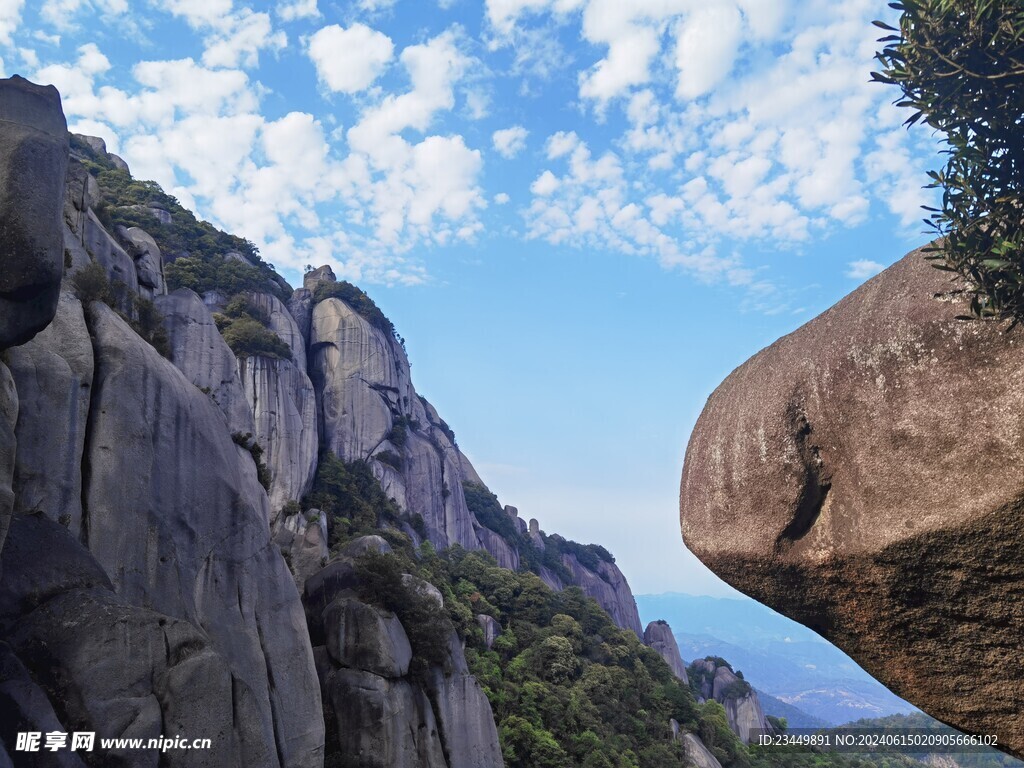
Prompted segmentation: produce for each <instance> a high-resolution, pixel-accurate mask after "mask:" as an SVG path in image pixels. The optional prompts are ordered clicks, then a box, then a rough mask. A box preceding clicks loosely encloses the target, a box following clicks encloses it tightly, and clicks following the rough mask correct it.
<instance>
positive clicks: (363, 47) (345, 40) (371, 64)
mask: <svg viewBox="0 0 1024 768" xmlns="http://www.w3.org/2000/svg"><path fill="white" fill-rule="evenodd" d="M307 51H308V53H309V57H310V58H311V59H312V60H313V63H314V64H315V65H316V72H317V76H318V77H319V78H320V82H321V83H323V84H324V85H325V86H326V87H327V88H329V89H330V90H331V91H334V92H335V93H350V94H351V93H358V92H359V91H363V90H366V89H367V88H369V87H370V86H371V85H372V84H373V82H374V81H375V80H376V79H377V78H378V77H379V76H380V74H381V73H382V72H383V71H384V68H385V67H386V66H387V65H388V63H389V62H390V61H391V59H392V57H393V56H394V52H395V46H394V43H392V42H391V38H389V37H388V36H387V35H385V34H384V33H383V32H378V31H377V30H375V29H370V27H367V26H366V25H365V24H353V25H352V26H350V27H348V28H346V27H342V26H339V25H338V24H331V25H330V26H327V27H323V28H322V29H320V30H317V32H316V33H315V34H313V35H312V37H310V39H309V46H308V49H307Z"/></svg>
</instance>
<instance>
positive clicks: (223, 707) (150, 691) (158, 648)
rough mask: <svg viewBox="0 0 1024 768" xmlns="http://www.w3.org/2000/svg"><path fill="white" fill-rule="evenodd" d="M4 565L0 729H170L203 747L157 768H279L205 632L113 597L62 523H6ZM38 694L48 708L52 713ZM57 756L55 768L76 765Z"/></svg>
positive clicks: (131, 755) (123, 757) (249, 699)
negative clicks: (205, 746) (203, 741)
mask: <svg viewBox="0 0 1024 768" xmlns="http://www.w3.org/2000/svg"><path fill="white" fill-rule="evenodd" d="M40 552H46V555H47V556H46V558H45V559H44V560H42V561H41V560H40V558H39V553H40ZM4 557H5V566H6V568H5V570H4V575H3V579H2V580H0V627H3V628H4V629H5V630H6V642H5V643H0V714H2V715H3V717H0V723H3V725H0V732H2V731H4V730H5V729H6V727H7V726H8V724H10V725H11V726H15V725H16V724H19V723H20V724H22V727H23V728H27V729H28V730H41V732H44V733H45V732H47V731H53V730H56V731H60V732H65V733H66V732H69V731H71V730H92V731H95V732H96V733H97V739H101V738H112V737H124V738H144V739H150V738H158V737H159V736H161V735H168V734H172V733H175V734H181V735H183V736H185V735H187V737H188V738H209V739H210V740H211V745H212V748H211V749H210V750H208V751H205V750H204V752H203V756H202V760H201V761H200V762H198V763H197V762H196V761H195V758H192V759H190V756H189V753H187V752H181V751H175V752H169V753H165V754H164V755H163V756H162V757H161V765H163V764H165V762H164V761H166V764H167V765H169V766H195V765H204V766H239V768H240V767H241V766H243V765H258V766H276V765H279V764H280V763H279V762H278V760H277V756H276V755H275V754H274V753H273V747H272V742H268V741H266V739H265V738H264V734H263V733H262V723H261V712H260V710H259V706H258V705H257V700H258V697H257V696H256V695H254V693H253V692H252V690H251V689H249V688H248V687H247V685H246V684H245V682H244V681H243V680H241V679H239V678H238V677H237V676H235V675H233V674H232V671H231V669H230V667H229V664H228V661H227V660H226V659H225V658H224V657H223V656H221V655H220V654H219V653H218V652H217V651H216V650H215V649H214V648H213V647H212V646H211V643H210V640H209V638H208V637H207V635H206V634H205V633H204V632H202V631H201V630H199V629H197V628H195V627H194V626H192V625H191V624H190V623H188V622H186V621H182V620H179V619H174V618H171V617H169V616H167V615H164V614H160V613H158V612H154V611H152V610H149V609H146V608H141V607H136V606H133V605H131V604H129V603H128V602H127V601H125V600H124V599H122V598H121V597H119V596H117V595H116V594H115V593H114V592H113V590H112V587H111V584H110V581H109V579H108V578H107V574H106V573H105V572H104V569H103V568H102V567H101V566H100V565H99V563H97V562H96V560H95V559H94V558H93V557H92V556H91V554H90V553H89V552H88V551H87V550H86V549H85V548H84V547H83V546H82V545H81V544H80V543H79V542H78V541H77V540H76V538H74V537H72V536H71V535H70V534H69V533H68V531H66V530H65V529H64V527H63V526H61V525H59V524H58V523H54V522H52V521H50V520H48V519H46V518H45V517H43V516H42V515H35V516H24V515H18V516H16V517H15V519H14V524H13V525H12V527H11V535H10V537H9V539H8V542H7V545H6V546H5V549H4ZM50 696H54V697H55V698H56V700H57V701H59V702H60V705H59V707H57V708H56V709H55V708H54V707H53V705H52V704H51V700H50V698H49V697H50ZM58 712H59V714H58ZM0 735H2V736H3V737H4V738H5V739H6V738H8V734H7V733H0ZM13 743H14V741H13V739H12V740H10V741H8V744H13ZM64 756H65V758H66V760H67V762H64V763H61V765H69V766H70V765H81V763H80V762H74V761H75V760H76V759H77V758H76V757H75V756H74V755H73V754H72V753H70V752H65V753H64ZM92 757H93V759H94V760H99V761H101V763H102V764H104V765H114V764H117V765H121V764H124V765H155V764H156V756H155V755H152V754H145V753H141V752H138V751H135V752H116V751H115V752H104V751H103V750H102V749H100V750H98V751H97V752H94V753H93V755H92ZM101 763H99V762H98V763H96V764H101Z"/></svg>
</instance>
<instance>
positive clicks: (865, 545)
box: [680, 252, 1024, 755]
mask: <svg viewBox="0 0 1024 768" xmlns="http://www.w3.org/2000/svg"><path fill="white" fill-rule="evenodd" d="M955 287H956V286H955V285H953V284H951V283H950V282H949V278H948V273H943V272H940V271H938V270H935V269H933V268H932V267H931V266H930V265H929V263H928V262H926V261H925V260H924V259H923V258H922V254H921V253H920V252H915V253H912V254H910V255H909V256H907V257H905V258H904V259H903V260H901V261H900V262H898V263H897V264H895V265H894V266H893V267H891V268H889V269H888V270H886V271H885V272H883V273H882V274H881V275H879V276H878V277H876V278H874V279H872V280H871V281H869V282H868V283H866V284H865V285H863V286H862V287H860V288H859V289H857V290H856V291H854V292H853V293H852V294H851V295H850V296H848V297H846V298H845V299H843V300H842V301H841V302H839V303H838V304H837V305H836V306H834V307H833V308H832V309H830V310H828V311H827V312H825V313H824V314H823V315H821V316H820V317H818V318H816V319H814V320H812V321H811V322H810V323H808V324H807V325H805V326H803V327H802V328H800V329H799V330H797V331H796V332H794V333H792V334H790V335H789V336H786V337H785V338H783V339H781V340H779V341H778V342H776V343H775V344H773V345H772V346H770V347H769V348H767V349H765V350H763V351H762V352H760V353H759V354H757V355H756V356H754V357H753V358H752V359H751V360H749V361H748V362H747V363H745V364H744V365H743V366H741V367H740V368H738V369H737V370H736V371H734V372H733V373H732V374H731V375H730V376H729V377H728V378H727V379H726V380H725V382H724V383H723V384H722V385H721V386H720V387H719V388H718V390H716V392H715V393H714V394H713V395H712V396H711V397H710V399H709V401H708V404H707V406H706V408H705V410H704V412H703V413H702V414H701V417H700V419H699V420H698V422H697V425H696V427H695V429H694V432H693V436H692V438H691V440H690V445H689V448H688V449H687V454H686V464H685V467H684V470H683V477H682V485H681V494H680V504H681V520H682V529H683V536H684V539H685V541H686V543H687V545H688V546H689V548H690V549H691V550H692V551H693V552H694V553H695V554H696V555H697V556H698V557H699V558H700V559H701V560H703V561H704V562H705V563H706V564H707V565H708V566H710V567H711V568H712V569H713V570H714V571H716V572H717V573H718V574H719V575H721V576H722V577H723V578H724V579H725V580H726V581H728V582H729V583H731V584H733V585H734V586H736V587H737V588H739V589H741V590H743V591H744V592H746V593H747V594H749V595H751V596H752V597H754V598H756V599H758V600H760V601H762V602H764V603H766V604H768V605H770V606H772V607H773V608H775V609H776V610H778V611H780V612H781V613H784V614H786V615H788V616H790V617H792V618H794V619H796V620H797V621H800V622H802V623H803V624H806V625H807V626H809V627H811V628H812V629H814V630H816V631H818V632H819V633H821V634H823V635H824V636H826V637H827V638H828V639H830V640H831V641H832V642H834V643H835V644H836V645H838V646H839V647H840V648H842V649H843V650H845V651H846V652H847V653H849V654H850V655H851V656H853V657H854V658H855V659H856V660H857V662H858V663H859V664H861V665H862V666H863V667H864V668H865V669H866V670H867V671H868V672H870V673H871V674H872V675H874V676H875V677H876V678H878V679H879V680H881V681H882V682H883V683H885V684H886V685H887V686H889V687H890V688H891V689H892V690H893V691H894V692H895V693H897V694H899V695H900V696H903V697H904V698H906V699H907V700H908V701H910V702H912V703H913V704H916V705H917V706H919V707H921V708H922V709H924V710H925V711H926V712H928V714H930V715H932V716H934V717H937V718H939V719H940V720H943V721H945V722H947V723H949V724H950V725H953V726H955V727H957V728H959V729H961V730H964V731H968V732H971V733H992V734H997V735H998V736H999V742H1000V745H1001V746H1003V747H1004V748H1007V749H1008V750H1010V751H1013V752H1014V753H1016V754H1018V755H1024V720H1022V719H1021V717H1020V713H1021V712H1022V711H1024V639H1022V638H1024V636H1022V634H1021V632H1020V627H1021V626H1022V623H1024V588H1022V586H1024V560H1022V558H1021V554H1020V553H1021V552H1022V551H1024V479H1022V474H1021V472H1020V468H1021V467H1022V466H1024V422H1022V421H1021V419H1020V418H1019V417H1018V414H1020V413H1021V412H1022V411H1024V345H1022V344H1021V342H1020V338H1019V333H1017V332H1013V333H1005V332H1004V331H1005V328H1004V327H1002V326H1000V325H996V324H992V323H981V322H964V321H959V320H956V319H955V317H956V316H957V315H959V314H964V313H965V308H964V307H963V306H962V305H960V303H959V301H958V300H955V297H953V296H951V295H950V293H949V292H950V290H951V289H953V288H955ZM936 295H938V297H939V298H935V296H936Z"/></svg>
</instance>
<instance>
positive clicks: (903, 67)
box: [873, 0, 1024, 324]
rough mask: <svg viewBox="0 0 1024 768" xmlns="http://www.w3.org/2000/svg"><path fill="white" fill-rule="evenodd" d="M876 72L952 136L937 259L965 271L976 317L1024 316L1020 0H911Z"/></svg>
mask: <svg viewBox="0 0 1024 768" xmlns="http://www.w3.org/2000/svg"><path fill="white" fill-rule="evenodd" d="M892 7H893V8H895V9H897V10H899V11H901V12H902V16H901V18H900V22H899V28H898V29H896V28H894V27H892V26H889V25H887V24H884V23H882V22H875V24H877V25H878V26H880V27H882V28H883V29H886V30H887V31H890V32H892V33H894V34H892V35H889V36H888V37H884V38H882V39H881V40H880V41H879V42H884V43H886V46H885V48H884V49H883V50H882V51H881V52H880V53H879V54H878V59H879V61H880V62H881V63H882V65H883V67H884V69H883V71H882V72H878V73H874V75H873V77H874V78H875V79H876V80H878V81H881V82H883V83H889V84H892V85H896V86H898V87H899V88H900V89H901V90H902V91H903V99H902V100H901V101H899V102H898V104H899V105H900V106H904V107H909V108H910V109H913V110H914V112H913V114H912V115H911V116H910V118H909V119H908V120H907V123H908V125H913V124H915V123H918V122H923V123H925V124H927V125H929V126H931V127H932V128H934V129H935V130H936V131H938V132H939V133H940V134H942V135H944V137H945V143H946V145H947V147H948V149H947V150H946V154H947V155H948V160H947V162H946V166H945V168H943V169H941V170H938V171H933V172H931V173H929V176H930V177H931V178H932V180H933V183H932V184H931V185H930V186H932V187H938V188H941V189H942V193H943V194H942V207H941V208H939V209H929V210H931V215H930V218H929V223H930V225H931V226H932V227H933V228H934V230H935V232H936V234H937V235H939V236H942V237H943V238H944V239H943V240H941V241H940V242H939V243H937V244H936V245H934V246H933V247H932V248H931V250H932V255H931V256H930V257H929V258H932V259H934V260H935V263H936V266H938V267H939V268H941V269H946V270H950V271H952V272H955V273H956V274H958V275H960V276H962V277H963V278H965V279H966V280H967V282H968V284H969V286H970V287H969V289H968V290H969V292H970V293H971V312H972V314H973V315H974V316H975V317H995V318H1009V319H1012V322H1013V323H1014V324H1016V322H1018V321H1019V320H1021V319H1022V318H1024V217H1022V216H1021V206H1022V195H1024V173H1022V169H1024V142H1022V140H1021V124H1022V121H1024V9H1022V8H1021V3H1020V1H1019V0H904V1H903V2H895V3H892Z"/></svg>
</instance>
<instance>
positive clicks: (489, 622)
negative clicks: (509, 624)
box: [475, 614, 501, 650]
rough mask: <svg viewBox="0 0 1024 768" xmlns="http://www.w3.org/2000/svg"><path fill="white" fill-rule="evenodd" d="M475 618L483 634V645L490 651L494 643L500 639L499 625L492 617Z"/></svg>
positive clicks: (481, 615) (480, 616) (479, 615)
mask: <svg viewBox="0 0 1024 768" xmlns="http://www.w3.org/2000/svg"><path fill="white" fill-rule="evenodd" d="M475 618H476V623H477V624H478V625H479V627H480V630H481V631H482V632H483V633H484V645H486V646H487V650H490V649H491V647H492V646H493V645H494V641H495V640H497V639H498V638H499V637H501V624H500V623H499V622H498V620H497V619H495V618H494V617H493V616H485V615H484V614H477V615H476V617H475Z"/></svg>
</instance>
